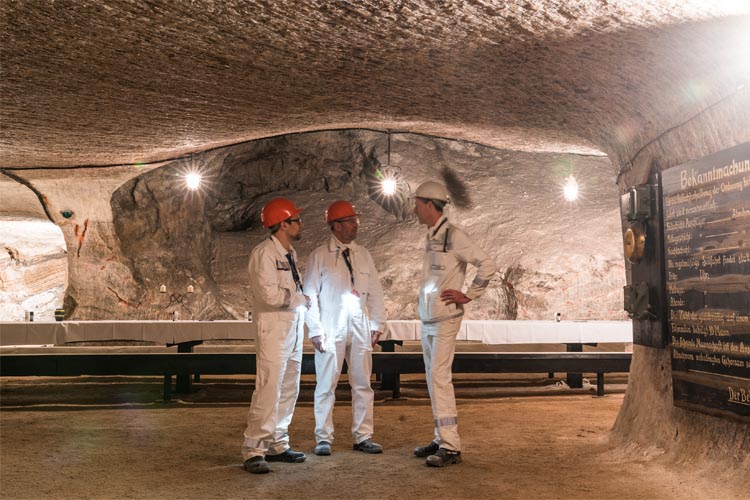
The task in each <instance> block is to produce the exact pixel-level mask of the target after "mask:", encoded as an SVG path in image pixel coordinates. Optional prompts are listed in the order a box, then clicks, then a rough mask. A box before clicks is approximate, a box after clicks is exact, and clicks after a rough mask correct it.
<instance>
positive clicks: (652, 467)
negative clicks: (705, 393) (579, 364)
mask: <svg viewBox="0 0 750 500" xmlns="http://www.w3.org/2000/svg"><path fill="white" fill-rule="evenodd" d="M101 382H105V383H101ZM42 383H44V384H46V385H44V386H42ZM500 385H501V386H502V383H501V384H500ZM546 387H549V386H548V385H547V386H546ZM0 388H1V389H2V392H0V395H1V396H2V407H1V410H2V411H0V496H2V498H56V499H57V498H66V499H67V498H196V499H197V498H284V499H292V498H311V499H313V498H314V499H317V498H346V499H359V498H378V499H389V498H393V499H410V498H445V499H457V498H493V499H500V498H518V499H545V498H560V499H608V498H629V499H665V500H669V499H675V500H677V499H679V500H691V499H725V498H726V499H731V498H736V499H740V498H747V496H746V494H747V489H746V487H745V488H744V489H743V488H742V482H743V481H744V480H740V481H738V480H737V479H734V481H733V482H727V480H728V479H729V477H728V476H727V477H723V476H721V474H720V472H719V471H717V470H711V469H707V468H703V469H696V468H692V469H686V468H685V466H684V465H683V466H680V468H676V467H674V466H672V465H671V464H670V463H669V462H668V461H667V460H666V459H665V458H664V457H663V456H660V455H658V453H657V454H654V453H648V454H641V455H638V456H637V457H635V458H634V457H633V455H632V454H631V455H625V454H624V453H622V452H620V451H618V450H616V449H613V448H611V447H610V446H609V445H608V444H607V432H608V430H609V429H610V428H611V427H612V424H613V423H614V420H615V417H616V416H617V412H618V409H619V407H620V405H621V403H622V393H621V392H620V393H615V394H610V395H608V396H606V397H604V398H594V397H591V396H590V395H589V394H588V393H587V391H570V390H568V391H557V392H556V391H554V390H552V391H550V390H546V392H544V394H546V395H541V394H543V393H542V392H539V394H540V395H525V396H518V395H515V394H514V393H513V389H507V390H500V391H495V392H493V393H491V394H490V393H487V392H486V390H485V392H483V393H481V394H479V395H480V396H482V397H480V398H477V397H475V396H477V393H476V392H472V391H474V390H475V389H472V388H470V387H467V388H466V389H464V388H461V387H459V389H458V392H459V395H460V396H464V397H462V398H461V399H460V400H459V421H460V426H461V432H462V438H463V441H464V447H463V448H464V449H463V454H464V463H463V464H460V465H457V466H453V467H449V468H446V469H434V468H428V467H426V466H425V465H424V461H423V460H422V459H417V458H414V457H412V456H411V450H412V448H413V447H414V446H416V445H424V444H426V443H428V442H429V441H430V439H431V429H430V425H431V424H430V423H431V412H430V407H429V402H428V400H427V399H425V398H424V397H423V396H424V392H423V391H422V389H421V386H420V385H419V383H415V384H414V385H413V386H409V384H408V383H407V384H406V387H405V393H406V394H407V395H408V396H409V398H408V400H403V401H389V400H386V399H385V396H386V395H387V393H379V394H378V397H379V401H378V402H377V404H376V408H375V426H376V438H377V441H379V442H380V443H382V444H383V446H384V447H385V450H386V452H385V453H384V454H382V455H374V456H373V455H366V454H363V453H361V452H355V451H352V450H351V442H350V439H349V436H348V434H349V431H348V429H349V425H350V418H351V409H350V406H349V405H348V403H346V402H342V403H341V404H340V406H338V407H337V411H336V412H335V425H336V428H337V430H338V441H337V442H336V443H335V444H334V453H333V455H332V456H330V457H317V456H314V455H312V454H309V455H308V460H307V462H305V463H302V464H272V467H273V472H272V473H271V474H268V475H265V476H253V475H251V474H248V473H247V472H245V471H244V470H243V469H242V463H241V458H240V454H239V447H240V444H241V440H242V439H241V437H242V431H243V429H244V421H245V414H246V411H247V406H248V405H247V403H246V402H245V401H249V394H250V386H249V385H248V384H247V381H243V380H239V381H238V380H236V379H233V380H216V381H211V380H207V381H204V383H202V384H199V385H197V386H196V389H198V391H197V392H196V393H194V394H191V395H190V396H187V397H185V398H183V399H182V400H177V401H174V402H172V403H163V402H161V401H160V382H159V380H147V379H146V380H142V379H128V378H124V377H123V378H116V379H106V380H103V381H102V380H101V379H96V378H86V379H77V380H75V381H69V380H60V379H56V380H53V379H0ZM311 388H312V384H311V383H310V382H306V383H305V384H303V392H302V395H301V402H300V403H299V404H298V407H297V411H296V413H295V420H294V422H293V424H292V427H291V436H292V445H293V446H294V447H295V448H297V449H301V450H302V451H305V452H310V450H311V448H312V447H313V445H314V442H313V438H312V428H313V412H312V405H311V403H310V391H311ZM532 392H533V391H532ZM524 393H526V394H528V393H529V390H526V391H524ZM344 394H345V393H342V396H343V395H344ZM487 396H492V397H487ZM342 399H343V398H342Z"/></svg>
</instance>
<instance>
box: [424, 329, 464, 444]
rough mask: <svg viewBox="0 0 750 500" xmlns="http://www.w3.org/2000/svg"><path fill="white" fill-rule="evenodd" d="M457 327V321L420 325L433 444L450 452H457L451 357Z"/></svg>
mask: <svg viewBox="0 0 750 500" xmlns="http://www.w3.org/2000/svg"><path fill="white" fill-rule="evenodd" d="M460 327H461V318H454V319H450V320H446V321H441V322H439V323H434V324H424V323H422V354H423V356H424V366H425V375H426V378H427V388H428V390H429V391H430V402H431V403H432V416H433V419H434V421H435V442H436V443H437V444H438V445H440V447H441V448H445V449H447V450H451V451H461V439H460V438H459V436H458V412H457V411H456V396H455V394H454V392H453V355H454V354H455V352H456V335H457V334H458V330H459V328H460Z"/></svg>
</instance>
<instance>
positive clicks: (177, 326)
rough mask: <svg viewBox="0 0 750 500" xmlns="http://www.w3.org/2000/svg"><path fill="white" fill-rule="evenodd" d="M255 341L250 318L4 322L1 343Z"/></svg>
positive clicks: (1, 327) (0, 333) (0, 332)
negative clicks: (226, 319)
mask: <svg viewBox="0 0 750 500" xmlns="http://www.w3.org/2000/svg"><path fill="white" fill-rule="evenodd" d="M217 339H222V340H253V339H255V323H250V322H249V321H62V322H36V321H35V322H27V323H21V322H0V345H42V344H64V343H66V342H83V341H89V342H94V341H108V340H138V341H148V342H159V343H164V344H174V343H177V342H187V341H191V340H217Z"/></svg>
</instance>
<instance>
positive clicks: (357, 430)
mask: <svg viewBox="0 0 750 500" xmlns="http://www.w3.org/2000/svg"><path fill="white" fill-rule="evenodd" d="M345 247H348V248H349V252H350V261H351V265H352V271H353V272H352V273H350V272H349V268H348V267H347V265H346V261H345V260H344V257H343V255H342V252H343V250H344V248H345ZM352 276H353V279H354V285H352ZM353 290H356V293H353ZM357 294H359V297H357ZM305 295H307V296H308V297H310V301H311V306H310V310H309V311H308V313H307V317H306V321H307V327H308V330H309V334H308V335H309V337H310V338H312V337H316V336H318V335H320V336H321V339H322V340H323V346H324V348H325V352H318V351H316V352H315V377H316V385H315V440H316V442H318V443H319V442H321V441H328V442H329V443H332V442H333V405H334V403H335V400H336V385H337V384H338V381H339V376H340V375H341V368H342V365H343V362H344V359H346V363H347V366H348V374H349V385H350V386H351V389H352V436H353V438H354V443H355V444H358V443H361V442H362V441H364V440H366V439H369V438H371V437H372V432H373V422H372V421H373V418H372V407H373V399H374V396H373V391H372V388H371V387H370V376H371V374H372V342H371V335H370V331H371V330H378V331H379V330H381V328H382V327H383V326H384V325H385V319H386V316H385V305H384V303H383V290H382V288H381V286H380V279H379V278H378V271H377V269H376V268H375V263H374V262H373V260H372V256H371V255H370V252H368V251H367V249H365V248H364V247H363V246H361V245H358V244H356V243H354V242H351V243H349V244H348V245H344V244H343V243H341V242H340V241H338V239H337V238H336V237H335V236H331V239H330V240H329V241H328V243H327V244H325V245H321V246H320V247H318V248H316V249H315V250H314V251H313V252H312V253H311V254H310V256H309V257H308V259H307V266H306V267H305Z"/></svg>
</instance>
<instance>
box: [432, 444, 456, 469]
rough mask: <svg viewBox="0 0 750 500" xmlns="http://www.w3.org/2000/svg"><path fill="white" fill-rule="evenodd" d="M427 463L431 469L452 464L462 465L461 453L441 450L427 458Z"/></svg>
mask: <svg viewBox="0 0 750 500" xmlns="http://www.w3.org/2000/svg"><path fill="white" fill-rule="evenodd" d="M426 463H427V465H429V466H430V467H446V466H448V465H452V464H460V463H461V452H460V451H451V450H446V449H445V448H440V449H439V450H438V451H436V452H435V453H434V454H432V455H430V456H429V457H427V461H426Z"/></svg>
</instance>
